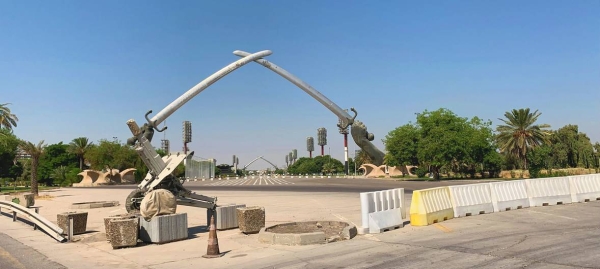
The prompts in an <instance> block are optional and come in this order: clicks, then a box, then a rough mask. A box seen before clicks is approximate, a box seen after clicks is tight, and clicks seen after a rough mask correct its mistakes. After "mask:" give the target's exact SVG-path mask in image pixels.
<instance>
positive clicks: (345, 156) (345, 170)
mask: <svg viewBox="0 0 600 269" xmlns="http://www.w3.org/2000/svg"><path fill="white" fill-rule="evenodd" d="M345 111H346V112H348V110H347V109H346V110H345ZM341 126H346V128H342V127H341ZM348 126H349V125H348V124H346V123H345V121H344V120H343V119H342V118H340V119H339V124H338V128H339V129H340V134H343V135H344V173H345V174H346V175H348V174H349V172H348Z"/></svg>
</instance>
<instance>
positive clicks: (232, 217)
mask: <svg viewBox="0 0 600 269" xmlns="http://www.w3.org/2000/svg"><path fill="white" fill-rule="evenodd" d="M242 207H246V205H245V204H241V205H236V204H230V205H220V206H217V207H216V208H215V210H214V211H213V210H210V209H209V210H206V223H207V224H206V225H207V226H210V217H211V216H212V215H213V212H214V215H215V227H216V229H217V230H226V229H232V228H237V227H238V218H237V209H238V208H242Z"/></svg>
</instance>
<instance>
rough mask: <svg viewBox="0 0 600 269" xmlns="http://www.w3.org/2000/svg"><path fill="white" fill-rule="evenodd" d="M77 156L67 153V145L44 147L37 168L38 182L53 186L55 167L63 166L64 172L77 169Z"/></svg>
mask: <svg viewBox="0 0 600 269" xmlns="http://www.w3.org/2000/svg"><path fill="white" fill-rule="evenodd" d="M78 164H79V160H78V158H77V156H76V155H75V154H73V153H71V152H70V151H69V145H66V144H63V142H59V143H57V144H51V145H48V146H46V149H45V153H44V155H43V156H42V157H40V162H39V166H38V182H41V183H46V184H48V185H52V184H53V179H54V177H53V174H54V170H55V169H56V168H57V167H60V166H65V167H66V170H69V169H71V168H74V167H78Z"/></svg>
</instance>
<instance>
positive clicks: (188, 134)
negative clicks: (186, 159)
mask: <svg viewBox="0 0 600 269" xmlns="http://www.w3.org/2000/svg"><path fill="white" fill-rule="evenodd" d="M190 142H192V123H191V122H189V121H187V120H186V121H184V122H183V153H184V154H187V152H188V147H187V144H188V143H190Z"/></svg>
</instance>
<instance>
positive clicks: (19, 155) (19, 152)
mask: <svg viewBox="0 0 600 269" xmlns="http://www.w3.org/2000/svg"><path fill="white" fill-rule="evenodd" d="M15 159H16V160H21V159H31V155H29V154H27V152H25V151H23V150H22V149H17V155H16V156H15Z"/></svg>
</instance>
